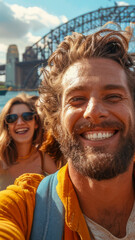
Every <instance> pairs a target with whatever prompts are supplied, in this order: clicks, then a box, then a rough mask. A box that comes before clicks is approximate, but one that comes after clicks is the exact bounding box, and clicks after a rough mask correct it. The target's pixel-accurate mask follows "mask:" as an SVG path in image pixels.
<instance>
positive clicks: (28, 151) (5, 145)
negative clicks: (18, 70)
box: [0, 93, 57, 190]
mask: <svg viewBox="0 0 135 240" xmlns="http://www.w3.org/2000/svg"><path fill="white" fill-rule="evenodd" d="M37 99H38V97H37V96H29V95H27V94H25V93H22V94H19V95H18V96H17V97H14V98H12V99H10V100H9V101H8V102H7V104H6V105H5V106H4V108H3V110H2V112H1V114H0V166H1V167H0V190H2V189H5V187H6V186H7V185H9V184H12V183H13V182H14V180H15V178H16V177H18V176H19V175H21V174H22V173H32V172H33V173H45V172H47V173H48V174H50V173H53V172H55V171H57V166H56V163H55V161H54V159H53V158H51V157H50V156H49V155H48V154H47V153H44V152H43V151H40V150H39V148H40V146H41V144H42V140H43V132H44V131H43V129H42V124H41V120H40V117H39V115H38V114H37V111H36V107H35V102H36V100H37Z"/></svg>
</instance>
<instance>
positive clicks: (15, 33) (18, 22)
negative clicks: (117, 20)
mask: <svg viewBox="0 0 135 240" xmlns="http://www.w3.org/2000/svg"><path fill="white" fill-rule="evenodd" d="M114 3H117V5H134V4H135V0H125V1H114V0H56V1H55V0H0V64H5V63H6V53H7V49H8V46H9V45H11V44H16V45H17V47H18V51H19V61H21V60H22V54H23V53H24V52H25V48H26V47H27V46H31V45H33V44H34V43H35V42H37V41H38V40H40V38H42V37H43V36H44V35H46V34H47V33H49V32H50V30H51V29H54V28H55V27H57V26H59V25H61V24H62V23H65V22H67V21H69V20H71V19H72V18H75V17H77V16H79V15H82V14H85V13H87V12H91V11H94V10H97V9H98V8H101V7H102V8H106V7H112V6H114ZM0 80H1V79H0Z"/></svg>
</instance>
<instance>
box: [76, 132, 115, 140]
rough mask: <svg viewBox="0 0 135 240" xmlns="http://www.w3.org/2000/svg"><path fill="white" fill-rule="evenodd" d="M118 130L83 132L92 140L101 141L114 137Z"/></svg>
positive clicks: (84, 135)
mask: <svg viewBox="0 0 135 240" xmlns="http://www.w3.org/2000/svg"><path fill="white" fill-rule="evenodd" d="M115 133H116V131H111V132H110V131H106V132H94V131H93V132H85V133H83V134H81V136H82V137H83V138H85V139H86V140H91V141H100V140H104V139H108V138H110V137H112V136H113V135H114V134H115Z"/></svg>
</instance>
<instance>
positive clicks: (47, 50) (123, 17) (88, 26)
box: [22, 5, 135, 88]
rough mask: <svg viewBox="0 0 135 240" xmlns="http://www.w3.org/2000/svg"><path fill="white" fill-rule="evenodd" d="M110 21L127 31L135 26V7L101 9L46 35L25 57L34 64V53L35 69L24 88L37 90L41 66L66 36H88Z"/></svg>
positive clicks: (28, 62)
mask: <svg viewBox="0 0 135 240" xmlns="http://www.w3.org/2000/svg"><path fill="white" fill-rule="evenodd" d="M109 21H113V22H116V23H117V24H119V25H120V27H121V29H123V28H124V29H125V28H126V27H128V26H129V25H130V24H131V23H132V25H134V26H135V5H132V6H114V7H109V8H100V9H98V10H96V11H92V12H88V13H85V14H83V15H80V16H78V17H76V18H73V19H71V20H70V21H68V22H66V23H64V24H62V25H60V26H58V27H56V28H55V29H53V30H51V31H50V32H49V33H47V34H46V35H44V36H43V37H42V38H41V39H40V40H39V41H37V42H36V43H34V44H33V45H32V46H31V47H30V48H28V49H27V50H26V52H25V53H24V55H23V58H24V62H25V63H26V62H27V65H28V64H31V62H32V59H31V52H32V53H33V56H34V61H35V67H33V68H32V70H31V71H30V72H29V74H28V75H27V76H26V78H25V79H23V84H22V87H24V88H26V87H29V88H36V87H37V86H38V85H39V82H40V79H39V74H37V72H38V68H39V66H41V64H43V63H44V65H46V64H47V59H48V58H49V56H50V55H51V54H52V52H53V51H54V50H55V49H56V47H57V45H58V44H59V43H60V42H61V41H62V40H63V39H64V37H65V36H67V35H71V34H72V32H79V33H84V34H86V35H87V34H88V33H89V31H92V30H93V29H96V28H98V27H101V26H103V25H104V24H105V23H106V22H109ZM34 61H33V62H34ZM35 76H36V78H35Z"/></svg>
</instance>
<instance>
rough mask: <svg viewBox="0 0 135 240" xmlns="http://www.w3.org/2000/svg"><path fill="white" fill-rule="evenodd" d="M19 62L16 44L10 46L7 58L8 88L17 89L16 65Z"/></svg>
mask: <svg viewBox="0 0 135 240" xmlns="http://www.w3.org/2000/svg"><path fill="white" fill-rule="evenodd" d="M17 62H19V52H18V48H17V46H16V45H15V44H13V45H9V47H8V50H7V56H6V86H7V87H9V86H10V87H16V85H17V84H16V63H17Z"/></svg>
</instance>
